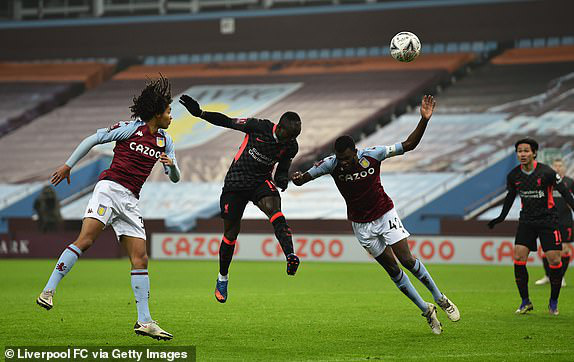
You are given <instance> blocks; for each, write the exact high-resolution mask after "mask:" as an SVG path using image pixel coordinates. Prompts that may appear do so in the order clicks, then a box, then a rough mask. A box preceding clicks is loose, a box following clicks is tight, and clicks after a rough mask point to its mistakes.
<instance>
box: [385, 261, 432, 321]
mask: <svg viewBox="0 0 574 362" xmlns="http://www.w3.org/2000/svg"><path fill="white" fill-rule="evenodd" d="M391 279H392V280H393V282H395V284H396V285H397V288H399V290H400V291H401V292H403V293H404V294H405V295H406V296H407V297H409V299H410V300H412V301H413V303H415V304H416V305H417V307H419V309H420V310H421V311H422V312H423V313H426V311H427V310H428V305H427V303H426V302H425V301H424V300H423V299H422V298H421V296H420V294H419V292H417V290H416V289H415V287H414V286H413V284H412V283H411V281H410V279H409V277H408V276H407V275H406V274H405V273H404V272H403V271H402V269H401V271H400V273H399V274H398V275H397V276H395V277H391Z"/></svg>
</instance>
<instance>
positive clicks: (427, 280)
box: [411, 259, 442, 300]
mask: <svg viewBox="0 0 574 362" xmlns="http://www.w3.org/2000/svg"><path fill="white" fill-rule="evenodd" d="M411 273H413V275H414V276H415V277H417V278H418V279H419V280H420V281H421V282H422V283H423V284H424V285H425V287H427V288H428V290H430V292H431V293H432V296H433V298H434V300H439V299H440V298H442V293H441V292H440V290H439V289H438V287H437V286H436V284H435V282H434V280H432V277H431V276H430V274H429V272H428V271H427V268H425V266H424V264H423V263H422V262H421V261H420V260H418V259H415V265H414V266H413V268H412V269H411Z"/></svg>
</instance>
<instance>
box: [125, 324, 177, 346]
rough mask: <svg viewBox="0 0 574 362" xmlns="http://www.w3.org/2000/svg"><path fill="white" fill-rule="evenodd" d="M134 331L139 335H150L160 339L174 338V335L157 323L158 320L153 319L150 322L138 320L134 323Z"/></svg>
mask: <svg viewBox="0 0 574 362" xmlns="http://www.w3.org/2000/svg"><path fill="white" fill-rule="evenodd" d="M134 332H135V334H137V335H140V336H148V337H151V338H153V339H157V340H158V341H159V340H164V341H169V340H170V339H172V338H173V335H172V334H171V333H168V332H166V331H164V330H163V329H161V327H160V326H158V325H157V322H156V321H151V322H148V323H143V322H136V324H135V325H134Z"/></svg>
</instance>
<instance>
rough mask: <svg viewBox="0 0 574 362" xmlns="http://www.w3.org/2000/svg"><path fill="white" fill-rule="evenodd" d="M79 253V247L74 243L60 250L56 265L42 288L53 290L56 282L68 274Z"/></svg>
mask: <svg viewBox="0 0 574 362" xmlns="http://www.w3.org/2000/svg"><path fill="white" fill-rule="evenodd" d="M80 255H82V251H81V250H80V248H78V247H77V246H75V245H74V244H70V245H68V246H67V247H66V249H65V250H64V251H63V252H62V255H60V259H58V262H57V263H56V267H55V268H54V271H53V272H52V275H50V279H48V283H46V286H45V287H44V290H52V291H55V290H56V287H57V286H58V283H60V280H62V278H63V277H64V276H65V275H66V274H68V272H69V271H70V269H72V267H73V266H74V264H75V263H76V260H78V258H79V257H80Z"/></svg>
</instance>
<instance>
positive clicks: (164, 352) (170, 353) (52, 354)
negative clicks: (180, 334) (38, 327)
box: [4, 346, 195, 362]
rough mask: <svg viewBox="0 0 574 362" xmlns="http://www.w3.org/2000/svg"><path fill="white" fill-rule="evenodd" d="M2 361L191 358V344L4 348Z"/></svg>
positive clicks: (174, 360)
mask: <svg viewBox="0 0 574 362" xmlns="http://www.w3.org/2000/svg"><path fill="white" fill-rule="evenodd" d="M4 357H5V358H6V361H114V362H118V361H137V362H140V361H167V362H182V361H195V346H179V347H175V346H174V347H170V346H157V347H119V346H118V347H110V346H106V347H93V346H89V347H88V346H86V347H62V346H59V347H54V346H50V347H37V346H17V347H5V348H4Z"/></svg>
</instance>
